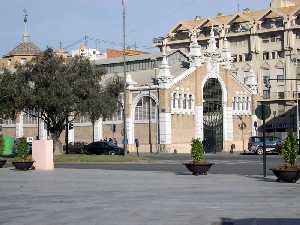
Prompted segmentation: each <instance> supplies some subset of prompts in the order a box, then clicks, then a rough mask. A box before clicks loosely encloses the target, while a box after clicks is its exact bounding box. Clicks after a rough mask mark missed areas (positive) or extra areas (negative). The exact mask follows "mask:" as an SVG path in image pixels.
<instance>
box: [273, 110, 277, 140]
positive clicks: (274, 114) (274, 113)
mask: <svg viewBox="0 0 300 225" xmlns="http://www.w3.org/2000/svg"><path fill="white" fill-rule="evenodd" d="M276 114H277V112H276V111H275V110H274V111H273V124H274V122H275V118H276ZM273 129H274V130H273V132H274V137H275V136H276V127H275V126H273Z"/></svg>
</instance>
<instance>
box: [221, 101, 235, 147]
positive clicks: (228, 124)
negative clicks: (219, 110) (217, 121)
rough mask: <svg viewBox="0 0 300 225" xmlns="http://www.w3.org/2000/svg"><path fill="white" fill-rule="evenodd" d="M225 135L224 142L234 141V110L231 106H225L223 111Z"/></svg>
mask: <svg viewBox="0 0 300 225" xmlns="http://www.w3.org/2000/svg"><path fill="white" fill-rule="evenodd" d="M223 114H224V115H223V135H224V141H225V142H228V141H232V140H233V110H232V107H231V106H227V104H224V109H223Z"/></svg>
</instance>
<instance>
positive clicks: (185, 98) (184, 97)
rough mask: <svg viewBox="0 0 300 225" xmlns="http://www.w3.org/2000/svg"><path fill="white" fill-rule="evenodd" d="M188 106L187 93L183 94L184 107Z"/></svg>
mask: <svg viewBox="0 0 300 225" xmlns="http://www.w3.org/2000/svg"><path fill="white" fill-rule="evenodd" d="M186 108H187V94H184V95H183V109H186Z"/></svg>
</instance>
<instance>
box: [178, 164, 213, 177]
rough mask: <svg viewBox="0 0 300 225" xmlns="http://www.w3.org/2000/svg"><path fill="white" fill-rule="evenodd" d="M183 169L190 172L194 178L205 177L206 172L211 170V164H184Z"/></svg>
mask: <svg viewBox="0 0 300 225" xmlns="http://www.w3.org/2000/svg"><path fill="white" fill-rule="evenodd" d="M184 165H185V167H186V168H187V169H188V170H189V171H191V172H192V174H193V175H194V176H198V175H207V171H208V170H209V169H210V168H211V166H212V165H214V164H213V163H194V162H190V163H184Z"/></svg>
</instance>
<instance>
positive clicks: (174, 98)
mask: <svg viewBox="0 0 300 225" xmlns="http://www.w3.org/2000/svg"><path fill="white" fill-rule="evenodd" d="M172 102H173V108H174V109H175V108H176V93H173V99H172Z"/></svg>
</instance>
